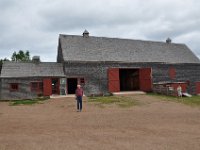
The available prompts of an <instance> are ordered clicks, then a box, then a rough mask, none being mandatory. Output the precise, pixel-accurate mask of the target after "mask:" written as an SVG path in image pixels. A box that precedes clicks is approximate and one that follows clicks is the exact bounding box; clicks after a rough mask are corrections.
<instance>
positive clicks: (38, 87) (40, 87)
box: [31, 82, 43, 93]
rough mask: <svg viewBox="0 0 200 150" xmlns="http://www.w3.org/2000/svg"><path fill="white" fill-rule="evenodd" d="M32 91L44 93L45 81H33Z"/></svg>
mask: <svg viewBox="0 0 200 150" xmlns="http://www.w3.org/2000/svg"><path fill="white" fill-rule="evenodd" d="M31 91H32V92H38V93H42V91H43V83H42V82H31Z"/></svg>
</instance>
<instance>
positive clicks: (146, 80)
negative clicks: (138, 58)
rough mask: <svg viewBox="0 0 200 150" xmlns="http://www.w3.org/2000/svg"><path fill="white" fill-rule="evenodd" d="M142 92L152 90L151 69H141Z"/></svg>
mask: <svg viewBox="0 0 200 150" xmlns="http://www.w3.org/2000/svg"><path fill="white" fill-rule="evenodd" d="M139 81H140V90H142V91H145V92H150V91H151V90H152V78H151V68H141V69H139Z"/></svg>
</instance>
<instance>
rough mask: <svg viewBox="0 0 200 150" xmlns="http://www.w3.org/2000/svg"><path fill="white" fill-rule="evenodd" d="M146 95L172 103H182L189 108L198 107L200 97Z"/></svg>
mask: <svg viewBox="0 0 200 150" xmlns="http://www.w3.org/2000/svg"><path fill="white" fill-rule="evenodd" d="M148 95H150V96H155V97H158V98H159V99H161V100H166V101H174V102H178V103H183V104H186V105H190V106H200V96H192V97H182V98H178V97H174V96H166V95H161V94H154V93H149V94H148Z"/></svg>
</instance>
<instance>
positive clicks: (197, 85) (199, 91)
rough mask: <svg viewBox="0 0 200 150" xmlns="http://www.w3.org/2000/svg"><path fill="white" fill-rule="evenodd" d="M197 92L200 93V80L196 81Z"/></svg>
mask: <svg viewBox="0 0 200 150" xmlns="http://www.w3.org/2000/svg"><path fill="white" fill-rule="evenodd" d="M196 94H200V82H196Z"/></svg>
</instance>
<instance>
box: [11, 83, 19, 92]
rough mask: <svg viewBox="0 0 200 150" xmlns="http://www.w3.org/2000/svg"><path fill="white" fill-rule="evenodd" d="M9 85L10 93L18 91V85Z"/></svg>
mask: <svg viewBox="0 0 200 150" xmlns="http://www.w3.org/2000/svg"><path fill="white" fill-rule="evenodd" d="M9 84H10V92H17V91H19V83H9Z"/></svg>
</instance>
